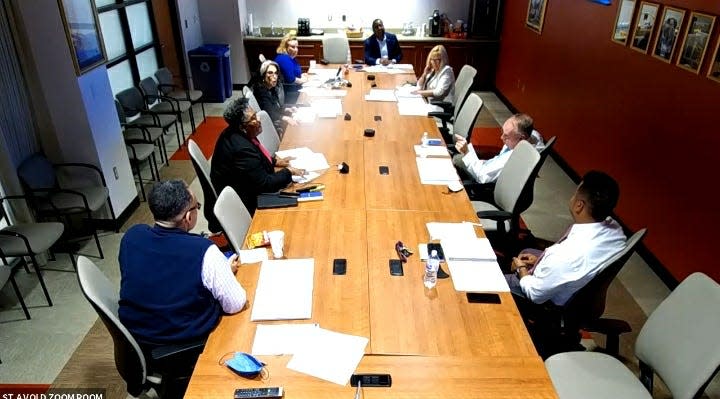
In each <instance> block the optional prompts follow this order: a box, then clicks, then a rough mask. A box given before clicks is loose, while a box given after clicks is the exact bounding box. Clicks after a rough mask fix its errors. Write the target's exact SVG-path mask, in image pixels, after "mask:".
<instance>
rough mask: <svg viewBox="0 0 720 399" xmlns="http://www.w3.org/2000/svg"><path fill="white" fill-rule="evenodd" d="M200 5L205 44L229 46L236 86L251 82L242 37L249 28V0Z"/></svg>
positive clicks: (209, 0) (204, 1)
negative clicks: (243, 32)
mask: <svg viewBox="0 0 720 399" xmlns="http://www.w3.org/2000/svg"><path fill="white" fill-rule="evenodd" d="M198 6H199V11H200V25H201V27H202V37H203V39H204V41H205V43H227V44H229V45H230V62H231V63H232V80H233V83H236V84H240V83H247V81H248V80H249V79H250V74H249V73H248V64H247V56H246V55H245V46H244V45H243V35H242V30H243V29H244V28H245V15H246V5H245V0H201V1H199V2H198Z"/></svg>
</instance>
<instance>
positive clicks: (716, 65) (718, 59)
mask: <svg viewBox="0 0 720 399" xmlns="http://www.w3.org/2000/svg"><path fill="white" fill-rule="evenodd" d="M707 77H708V79H712V80H714V81H716V82H718V83H720V40H718V41H717V43H716V44H715V52H713V56H712V60H711V61H710V69H709V70H708V74H707Z"/></svg>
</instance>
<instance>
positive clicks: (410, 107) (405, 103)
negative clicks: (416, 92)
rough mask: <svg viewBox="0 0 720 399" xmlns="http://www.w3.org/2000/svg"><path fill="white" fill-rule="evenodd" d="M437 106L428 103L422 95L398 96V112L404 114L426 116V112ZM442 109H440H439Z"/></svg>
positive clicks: (436, 108)
mask: <svg viewBox="0 0 720 399" xmlns="http://www.w3.org/2000/svg"><path fill="white" fill-rule="evenodd" d="M438 108H439V107H438V106H436V105H432V104H428V103H426V102H425V100H424V99H423V98H422V97H399V98H398V112H399V113H400V115H405V116H427V114H428V112H434V111H437V110H438ZM440 111H442V109H440Z"/></svg>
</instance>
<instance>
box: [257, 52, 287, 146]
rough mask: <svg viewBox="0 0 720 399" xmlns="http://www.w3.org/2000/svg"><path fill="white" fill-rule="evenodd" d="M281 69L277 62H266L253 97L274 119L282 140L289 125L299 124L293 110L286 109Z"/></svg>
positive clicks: (262, 66)
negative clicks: (280, 82) (293, 115)
mask: <svg viewBox="0 0 720 399" xmlns="http://www.w3.org/2000/svg"><path fill="white" fill-rule="evenodd" d="M279 79H280V67H279V66H278V64H277V63H276V62H275V61H270V60H268V61H265V62H263V63H262V65H261V66H260V80H259V81H258V82H257V83H256V84H255V85H254V86H253V95H254V96H255V99H257V101H258V103H259V104H260V108H261V109H262V110H263V111H265V112H267V113H268V115H270V119H272V121H273V124H274V125H275V129H276V130H277V131H278V134H280V137H281V138H282V135H283V133H284V132H285V127H286V126H287V125H291V126H295V125H297V122H296V121H295V120H294V119H293V118H292V116H291V114H292V112H294V109H293V108H290V109H286V108H285V103H284V101H285V98H284V97H285V93H284V91H283V88H282V84H279Z"/></svg>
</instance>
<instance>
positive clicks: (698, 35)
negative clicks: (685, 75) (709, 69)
mask: <svg viewBox="0 0 720 399" xmlns="http://www.w3.org/2000/svg"><path fill="white" fill-rule="evenodd" d="M714 26H715V17H714V16H713V15H707V14H702V13H699V12H694V11H693V12H692V13H691V14H690V23H689V24H688V27H687V30H686V31H685V37H684V38H683V41H682V45H680V56H679V57H678V60H677V64H678V66H679V67H680V68H683V69H687V70H688V71H691V72H695V73H698V71H699V70H700V65H702V62H703V58H705V51H706V50H707V46H708V42H709V41H710V34H711V33H712V30H713V27H714Z"/></svg>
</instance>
